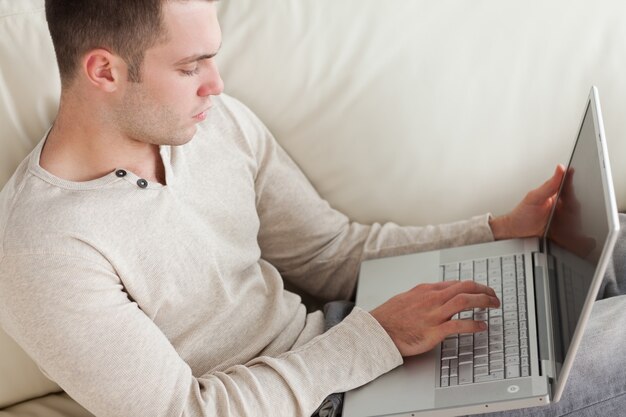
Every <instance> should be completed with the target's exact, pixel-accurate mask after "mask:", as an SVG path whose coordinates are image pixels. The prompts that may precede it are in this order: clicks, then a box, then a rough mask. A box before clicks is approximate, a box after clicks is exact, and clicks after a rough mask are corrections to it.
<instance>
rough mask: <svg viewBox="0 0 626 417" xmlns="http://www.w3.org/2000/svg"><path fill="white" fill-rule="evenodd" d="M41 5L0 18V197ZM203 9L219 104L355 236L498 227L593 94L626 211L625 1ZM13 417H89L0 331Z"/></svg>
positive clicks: (27, 91)
mask: <svg viewBox="0 0 626 417" xmlns="http://www.w3.org/2000/svg"><path fill="white" fill-rule="evenodd" d="M43 3H44V0H19V1H16V0H0V129H1V131H0V132H1V134H0V187H2V186H3V185H4V183H5V182H6V181H7V180H8V178H9V177H10V175H11V173H12V172H13V170H14V169H15V168H16V167H17V165H18V163H19V162H20V161H21V160H22V159H23V158H24V157H25V156H26V155H27V154H28V153H29V152H30V150H31V149H32V148H33V147H34V145H35V144H36V143H37V142H38V141H39V140H40V139H41V137H42V136H43V134H44V133H45V131H46V129H47V128H48V127H49V126H50V124H51V122H52V121H53V119H54V117H55V113H56V109H57V105H58V100H59V92H60V83H59V79H58V70H57V67H56V63H55V57H54V51H53V48H52V44H51V41H50V38H49V34H48V30H47V26H46V22H45V15H44V10H43V7H44V5H43ZM218 7H219V14H220V20H221V24H222V31H223V37H224V40H223V46H222V48H221V51H220V53H219V55H218V62H219V65H220V68H221V72H222V76H223V79H224V81H225V85H226V90H225V91H226V92H227V93H228V94H230V95H232V96H235V97H237V98H239V99H240V100H242V101H243V102H244V103H246V104H247V105H248V106H249V107H251V108H252V110H253V111H254V112H256V113H257V114H258V115H259V116H260V118H261V119H262V120H263V121H264V122H265V123H266V124H267V126H268V127H269V129H270V130H271V131H272V132H273V134H274V135H275V136H276V138H277V140H278V141H279V142H280V143H281V144H282V146H283V147H284V148H285V149H286V150H287V152H288V153H289V154H290V155H291V156H292V157H293V158H294V160H295V161H296V162H297V163H298V164H299V166H300V167H301V168H302V170H303V171H304V172H305V173H306V175H307V176H308V177H309V179H310V180H311V182H312V183H313V185H314V186H315V187H316V189H317V190H318V191H319V193H320V194H321V195H322V196H323V197H324V198H325V199H327V200H328V201H329V202H330V203H331V205H332V206H334V207H336V208H338V209H340V210H342V211H343V212H345V213H346V214H348V215H349V216H350V217H351V218H352V219H353V220H356V221H359V222H366V223H369V222H385V221H393V222H396V223H399V224H432V223H440V222H447V221H453V220H457V219H461V218H467V217H470V216H472V215H475V214H480V213H484V212H488V211H490V212H492V213H494V214H501V213H505V212H506V211H508V210H510V209H511V208H512V207H513V205H514V204H515V203H516V202H517V201H518V200H519V199H520V198H521V197H522V196H523V195H524V194H525V193H526V192H527V191H528V190H529V189H531V188H533V187H535V186H537V185H538V184H540V183H541V182H543V181H544V180H545V179H546V178H548V177H549V176H550V175H551V173H552V171H553V169H554V166H555V165H556V164H557V163H559V162H564V163H566V162H567V161H566V158H567V157H568V155H569V152H570V150H571V147H572V144H573V139H574V137H575V135H576V133H577V129H578V127H579V123H580V119H581V117H582V113H583V110H584V109H583V106H584V103H585V99H586V98H587V95H588V93H589V89H590V87H591V85H596V86H597V87H598V89H599V92H600V98H601V103H602V108H603V112H604V121H605V126H606V135H607V140H608V148H609V154H610V159H611V164H612V169H613V178H614V182H615V188H616V191H617V201H618V206H619V209H620V210H621V211H624V210H625V209H626V140H625V138H626V123H624V121H623V119H622V116H621V114H622V111H624V109H626V77H624V76H623V68H624V66H626V2H624V1H622V0H596V1H593V2H590V1H588V0H551V1H541V0H524V1H518V0H512V1H506V2H503V1H498V0H474V1H471V2H468V1H459V0H436V1H435V0H430V1H426V0H394V1H393V2H380V1H373V0H317V1H310V0H308V1H307V0H238V1H228V0H223V1H221V2H219V4H218ZM0 308H2V307H1V306H0ZM42 343H45V341H42ZM25 416H45V417H56V416H66V417H83V416H91V414H90V413H89V412H88V411H87V410H85V409H84V408H82V407H81V406H80V405H78V404H77V403H76V402H74V401H73V400H72V399H71V398H70V397H69V396H68V395H67V394H65V393H63V391H62V388H61V387H59V386H58V385H57V384H56V383H54V382H53V381H51V380H49V379H48V378H47V377H46V376H44V375H43V373H42V372H41V371H40V370H39V369H38V367H37V365H36V364H35V363H34V362H33V361H32V360H30V359H29V358H28V356H27V355H26V354H25V353H24V352H23V351H22V349H21V348H20V347H19V346H18V345H17V344H16V343H15V342H13V341H12V339H11V338H10V336H8V335H7V334H6V333H4V332H3V331H2V329H0V417H25Z"/></svg>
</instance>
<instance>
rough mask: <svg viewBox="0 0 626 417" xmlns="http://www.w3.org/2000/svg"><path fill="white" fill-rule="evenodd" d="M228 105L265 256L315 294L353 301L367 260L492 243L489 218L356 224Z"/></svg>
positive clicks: (246, 114) (245, 113)
mask: <svg viewBox="0 0 626 417" xmlns="http://www.w3.org/2000/svg"><path fill="white" fill-rule="evenodd" d="M224 102H225V104H226V105H227V106H228V107H230V108H234V110H233V112H232V113H233V114H234V115H235V117H237V118H238V120H237V123H238V125H239V126H240V128H241V130H242V133H243V136H244V137H246V138H247V140H248V143H249V146H250V148H251V152H252V154H253V156H254V158H255V160H256V164H257V167H256V177H255V191H256V195H257V201H256V205H257V212H258V215H259V218H260V230H259V233H258V242H259V246H260V247H261V251H262V255H261V256H262V257H263V258H264V259H266V260H267V261H269V262H270V263H271V264H272V265H274V266H275V267H276V268H277V269H278V270H279V271H280V273H281V275H282V276H283V278H285V279H286V280H287V281H289V282H290V283H292V284H294V285H295V286H296V287H298V288H300V289H302V290H305V291H307V292H308V293H309V294H314V295H316V296H318V297H322V298H325V299H329V300H331V299H346V298H349V297H351V296H352V294H353V291H354V286H355V283H356V277H357V274H358V270H359V267H360V263H361V262H362V261H363V260H365V259H371V258H377V257H383V256H391V255H401V254H406V253H414V252H419V251H426V250H434V249H438V248H442V247H451V246H458V245H464V244H471V243H479V242H484V241H489V240H492V239H493V236H492V234H491V230H490V228H489V225H488V215H483V216H479V217H475V218H473V219H471V220H469V221H461V222H456V223H451V224H446V225H437V226H425V227H413V226H404V227H401V226H399V225H397V224H394V223H386V224H378V223H376V224H373V225H364V224H359V223H357V222H352V221H350V220H349V219H348V217H346V216H345V215H344V214H342V213H340V212H339V211H337V210H335V209H333V208H332V207H331V206H330V205H329V204H328V202H327V201H325V200H323V199H322V198H321V197H320V196H319V194H318V193H317V191H316V190H315V189H314V188H313V186H312V185H311V183H310V182H309V181H308V179H307V178H306V177H305V175H304V174H303V173H302V171H301V170H300V169H299V168H298V166H297V165H296V164H295V163H294V162H293V160H292V159H291V158H290V157H289V156H288V155H287V153H286V152H285V151H284V150H283V149H282V148H281V147H280V146H279V144H278V143H277V142H276V141H275V140H274V138H273V137H272V135H271V134H270V133H269V131H268V130H267V129H266V128H265V126H264V125H263V124H262V123H261V122H260V121H259V120H258V119H257V118H256V116H255V115H254V114H252V112H250V111H249V110H248V109H247V108H246V107H245V106H243V105H242V104H241V103H239V102H237V101H236V100H234V99H231V98H228V97H225V98H224Z"/></svg>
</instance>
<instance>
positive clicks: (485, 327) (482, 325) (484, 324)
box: [478, 321, 487, 330]
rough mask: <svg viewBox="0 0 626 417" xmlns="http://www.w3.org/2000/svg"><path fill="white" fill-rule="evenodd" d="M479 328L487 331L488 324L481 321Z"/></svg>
mask: <svg viewBox="0 0 626 417" xmlns="http://www.w3.org/2000/svg"><path fill="white" fill-rule="evenodd" d="M478 328H479V329H480V330H487V323H485V322H484V321H481V322H479V323H478Z"/></svg>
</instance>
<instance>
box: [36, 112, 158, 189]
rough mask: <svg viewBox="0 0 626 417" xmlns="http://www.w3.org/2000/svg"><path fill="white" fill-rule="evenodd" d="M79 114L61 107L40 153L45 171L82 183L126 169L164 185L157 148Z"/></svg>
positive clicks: (41, 163) (40, 162)
mask: <svg viewBox="0 0 626 417" xmlns="http://www.w3.org/2000/svg"><path fill="white" fill-rule="evenodd" d="M78 113H79V114H75V113H74V112H70V111H69V109H67V108H64V107H63V106H61V109H60V111H59V115H58V116H57V119H56V121H55V123H54V125H53V127H52V129H51V131H50V133H49V135H48V137H47V139H46V143H45V146H44V148H43V149H42V152H41V158H40V161H39V164H40V165H41V167H42V168H43V169H45V170H46V171H48V172H50V173H51V174H53V175H55V176H57V177H59V178H63V179H65V180H69V181H76V182H82V181H90V180H94V179H97V178H101V177H103V176H105V175H107V174H109V173H111V172H112V171H114V170H115V169H116V168H123V169H126V170H128V171H130V172H133V173H135V174H136V175H138V176H139V177H141V178H144V179H146V180H148V181H152V182H159V183H161V184H165V169H164V167H163V161H162V159H161V155H160V152H159V147H158V146H157V145H152V144H147V143H142V142H138V141H134V140H131V139H129V138H126V137H124V136H123V135H121V134H120V133H119V132H117V131H114V130H111V129H110V128H109V127H108V126H105V123H98V121H97V120H93V119H91V120H90V119H87V118H81V117H80V111H79V112H78ZM77 116H78V117H77ZM81 120H89V122H92V121H93V122H94V123H81V122H80V121H81Z"/></svg>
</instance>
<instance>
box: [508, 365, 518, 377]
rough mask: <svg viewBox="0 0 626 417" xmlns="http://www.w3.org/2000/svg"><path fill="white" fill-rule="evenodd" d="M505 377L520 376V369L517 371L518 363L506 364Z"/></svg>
mask: <svg viewBox="0 0 626 417" xmlns="http://www.w3.org/2000/svg"><path fill="white" fill-rule="evenodd" d="M505 373H506V378H507V379H509V378H519V376H520V371H519V365H511V366H507V367H506V370H505Z"/></svg>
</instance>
